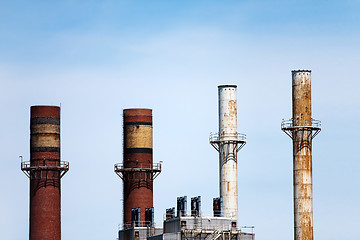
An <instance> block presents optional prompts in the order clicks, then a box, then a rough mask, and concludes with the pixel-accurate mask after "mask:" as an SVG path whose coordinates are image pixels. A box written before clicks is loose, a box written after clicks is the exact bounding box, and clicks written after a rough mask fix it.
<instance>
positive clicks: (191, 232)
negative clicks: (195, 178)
mask: <svg viewBox="0 0 360 240" xmlns="http://www.w3.org/2000/svg"><path fill="white" fill-rule="evenodd" d="M218 91H219V132H218V133H216V134H210V143H211V145H212V146H213V147H214V148H215V149H217V150H218V151H219V161H220V162H219V163H220V164H219V172H220V179H219V181H220V197H217V198H214V199H213V212H214V215H213V216H202V214H201V197H200V196H196V197H192V198H191V207H190V212H188V211H187V209H188V208H187V197H186V196H182V197H178V198H177V206H176V210H175V207H173V208H169V209H166V214H165V219H164V222H163V228H157V227H155V225H154V224H153V215H152V214H153V213H154V212H153V200H152V193H153V192H152V187H153V180H154V178H155V177H156V176H157V175H158V174H159V173H160V171H161V165H160V164H153V163H152V112H151V110H150V109H125V110H124V116H123V117H124V159H123V163H122V164H115V172H116V173H117V174H118V175H119V176H120V177H121V178H122V179H123V181H124V222H123V225H122V226H121V229H120V230H119V234H118V236H119V240H142V239H149V240H158V239H166V240H181V239H222V240H225V239H229V240H230V239H240V240H253V239H254V238H255V234H254V233H253V227H252V228H251V229H252V232H250V233H249V232H245V231H243V229H241V228H239V227H238V216H237V212H238V191H237V152H238V151H239V150H240V149H241V148H242V147H243V146H244V144H245V135H244V134H239V133H238V132H237V109H236V108H237V106H236V85H221V86H219V87H218Z"/></svg>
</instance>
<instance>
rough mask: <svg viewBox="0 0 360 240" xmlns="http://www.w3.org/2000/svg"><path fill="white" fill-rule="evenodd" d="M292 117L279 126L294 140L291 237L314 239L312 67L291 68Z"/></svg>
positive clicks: (317, 129) (317, 128)
mask: <svg viewBox="0 0 360 240" xmlns="http://www.w3.org/2000/svg"><path fill="white" fill-rule="evenodd" d="M292 104H293V105H292V119H290V120H283V121H282V124H281V129H282V130H283V131H284V132H285V133H286V134H287V135H288V136H290V137H291V138H292V140H293V184H294V239H295V240H313V204H312V203H313V201H312V199H313V194H312V153H311V151H312V140H313V138H314V137H315V136H316V135H317V134H318V133H319V132H320V130H321V122H320V121H317V120H314V119H312V117H311V71H310V70H296V71H292Z"/></svg>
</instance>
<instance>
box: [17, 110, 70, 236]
mask: <svg viewBox="0 0 360 240" xmlns="http://www.w3.org/2000/svg"><path fill="white" fill-rule="evenodd" d="M30 112H31V114H30V115H31V116H30V161H21V170H22V171H24V173H25V174H26V175H27V176H28V177H29V178H30V228H29V239H30V240H37V239H54V240H60V239H61V220H60V203H61V199H60V190H61V189H60V179H61V177H62V176H63V175H64V174H65V173H66V172H67V171H68V170H69V163H68V162H64V161H60V107H57V106H32V107H31V110H30Z"/></svg>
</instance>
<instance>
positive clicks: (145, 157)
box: [114, 108, 161, 228]
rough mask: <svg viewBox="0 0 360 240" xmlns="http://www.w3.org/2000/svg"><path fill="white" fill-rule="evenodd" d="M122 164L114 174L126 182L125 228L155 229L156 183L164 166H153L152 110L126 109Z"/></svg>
mask: <svg viewBox="0 0 360 240" xmlns="http://www.w3.org/2000/svg"><path fill="white" fill-rule="evenodd" d="M123 131H124V133H123V134H124V136H123V137H124V144H123V146H124V150H123V163H122V164H120V163H118V164H115V169H114V170H115V172H116V174H118V175H119V177H120V178H121V179H122V180H123V182H124V188H123V203H124V210H123V211H124V212H123V213H124V218H123V221H124V227H125V228H126V227H131V226H134V227H140V226H153V219H152V216H153V181H154V179H155V178H156V177H157V176H158V175H159V174H160V172H161V164H159V163H158V164H153V132H152V131H153V127H152V110H151V109H140V108H133V109H124V111H123Z"/></svg>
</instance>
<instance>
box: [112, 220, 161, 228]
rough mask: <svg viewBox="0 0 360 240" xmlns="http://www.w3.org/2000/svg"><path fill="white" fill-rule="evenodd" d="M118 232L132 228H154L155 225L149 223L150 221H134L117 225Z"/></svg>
mask: <svg viewBox="0 0 360 240" xmlns="http://www.w3.org/2000/svg"><path fill="white" fill-rule="evenodd" d="M118 227H119V230H124V229H128V228H133V227H152V228H154V227H155V223H154V222H150V221H134V222H126V223H124V224H119V226H118Z"/></svg>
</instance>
